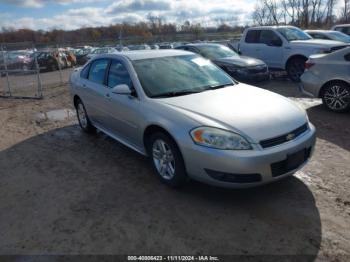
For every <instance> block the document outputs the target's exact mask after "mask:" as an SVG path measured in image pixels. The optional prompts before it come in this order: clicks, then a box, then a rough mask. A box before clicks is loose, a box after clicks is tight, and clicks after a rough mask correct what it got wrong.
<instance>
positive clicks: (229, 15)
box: [0, 0, 254, 30]
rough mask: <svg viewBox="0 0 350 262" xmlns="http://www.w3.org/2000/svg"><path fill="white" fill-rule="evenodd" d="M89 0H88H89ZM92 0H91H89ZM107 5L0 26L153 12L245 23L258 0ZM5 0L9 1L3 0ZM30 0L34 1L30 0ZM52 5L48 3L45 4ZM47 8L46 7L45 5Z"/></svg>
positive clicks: (134, 17) (47, 25) (93, 22)
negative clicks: (255, 1)
mask: <svg viewBox="0 0 350 262" xmlns="http://www.w3.org/2000/svg"><path fill="white" fill-rule="evenodd" d="M47 1H53V0H46V1H44V0H27V2H28V3H27V4H32V5H33V2H36V4H37V5H38V6H40V3H41V4H42V2H46V3H47ZM83 1H84V0H58V1H55V2H56V3H60V4H65V5H67V4H68V3H72V2H75V3H77V2H83ZM85 1H86V0H85ZM87 1H90V0H87ZM100 1H106V3H107V4H108V2H107V0H100ZM109 1H110V4H109V5H107V7H105V8H102V7H96V6H94V7H92V6H89V5H88V4H86V5H84V6H85V7H83V8H74V9H73V8H71V9H67V10H66V11H64V12H63V13H59V14H56V15H54V16H52V17H46V18H34V17H24V18H20V19H16V18H14V17H15V15H13V16H12V18H11V19H1V20H0V27H2V26H4V27H10V26H11V27H15V28H23V27H25V28H31V29H44V30H48V29H52V28H59V29H65V30H73V29H77V28H80V27H83V26H92V27H97V26H106V25H110V24H112V23H121V22H128V23H137V22H140V21H146V20H147V17H148V16H149V15H150V14H151V15H156V16H161V17H162V18H164V19H165V20H166V21H167V22H175V23H183V22H185V21H186V20H189V21H190V22H192V23H201V24H202V25H204V26H212V25H217V24H218V23H222V22H225V23H228V24H240V25H244V24H246V23H248V22H250V17H251V15H250V14H251V12H252V10H253V7H254V0H250V1H246V0H235V1H232V0H220V1H213V0H190V1H189V0H117V1H112V0H109ZM1 2H5V1H3V0H0V3H1ZM11 2H12V3H14V2H21V3H22V4H23V2H24V1H16V0H15V1H11ZM29 2H30V3H29ZM45 8H48V7H45ZM43 10H44V9H43Z"/></svg>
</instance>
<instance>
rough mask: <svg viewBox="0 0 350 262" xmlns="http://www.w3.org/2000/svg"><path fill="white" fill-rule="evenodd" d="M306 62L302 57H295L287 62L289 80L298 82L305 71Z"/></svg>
mask: <svg viewBox="0 0 350 262" xmlns="http://www.w3.org/2000/svg"><path fill="white" fill-rule="evenodd" d="M306 60H307V59H306V58H304V57H295V58H292V59H291V60H290V61H289V62H288V64H287V68H286V70H287V74H288V77H289V79H290V80H292V81H293V82H300V77H301V75H302V74H303V73H304V71H305V62H306Z"/></svg>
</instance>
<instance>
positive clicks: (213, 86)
mask: <svg viewBox="0 0 350 262" xmlns="http://www.w3.org/2000/svg"><path fill="white" fill-rule="evenodd" d="M232 85H233V83H229V84H222V85H212V86H206V87H204V89H206V90H215V89H220V88H224V87H227V86H232Z"/></svg>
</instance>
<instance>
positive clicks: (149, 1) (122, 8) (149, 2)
mask: <svg viewBox="0 0 350 262" xmlns="http://www.w3.org/2000/svg"><path fill="white" fill-rule="evenodd" d="M171 2H172V1H170V0H127V1H117V2H115V3H113V4H112V5H111V6H109V7H108V8H107V10H106V12H107V13H109V14H113V13H122V12H139V11H159V10H161V11H164V10H170V9H171Z"/></svg>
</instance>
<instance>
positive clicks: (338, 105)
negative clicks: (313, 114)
mask: <svg viewBox="0 0 350 262" xmlns="http://www.w3.org/2000/svg"><path fill="white" fill-rule="evenodd" d="M322 101H323V104H324V105H325V106H326V107H327V108H328V109H330V110H332V111H334V112H346V111H349V110H350V86H349V85H348V84H346V83H342V82H334V83H330V84H328V85H327V86H326V87H325V89H324V91H323V93H322Z"/></svg>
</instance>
